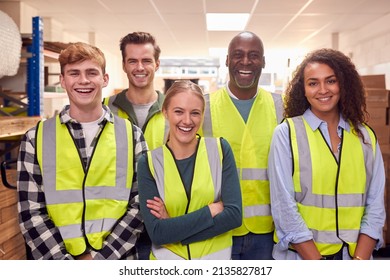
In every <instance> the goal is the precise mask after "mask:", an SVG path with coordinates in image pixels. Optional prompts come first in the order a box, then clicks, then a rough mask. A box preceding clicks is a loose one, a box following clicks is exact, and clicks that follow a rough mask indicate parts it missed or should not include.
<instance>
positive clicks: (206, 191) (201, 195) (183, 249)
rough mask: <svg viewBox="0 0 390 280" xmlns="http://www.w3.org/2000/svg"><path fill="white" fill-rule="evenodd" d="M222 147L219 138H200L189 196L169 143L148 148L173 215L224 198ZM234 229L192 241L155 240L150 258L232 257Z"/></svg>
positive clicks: (163, 197) (166, 204)
mask: <svg viewBox="0 0 390 280" xmlns="http://www.w3.org/2000/svg"><path fill="white" fill-rule="evenodd" d="M222 157H223V155H222V148H221V143H220V139H219V138H200V141H199V145H198V149H197V151H196V161H195V168H194V175H193V176H194V177H193V180H192V186H191V195H190V200H188V198H187V195H186V190H185V187H184V185H183V182H182V180H181V177H180V174H179V171H178V170H177V167H176V163H175V159H174V157H173V155H172V153H171V152H170V150H169V149H168V148H167V147H166V145H164V146H162V147H160V148H157V149H155V150H153V151H151V152H150V151H149V152H148V163H149V169H150V172H151V174H152V176H153V177H154V179H155V181H156V184H157V189H158V192H159V195H160V197H161V199H162V200H163V201H164V203H165V207H166V209H167V211H168V214H169V216H170V217H171V218H173V217H178V216H182V215H185V214H188V213H191V212H194V211H196V210H198V209H200V208H202V207H204V206H207V205H209V204H210V203H213V202H217V201H219V200H220V199H221V180H222ZM231 247H232V232H231V231H228V232H225V233H223V234H220V235H218V236H215V237H213V238H209V239H207V240H204V241H199V242H194V243H191V244H189V245H182V244H181V243H180V242H179V243H174V244H166V245H163V246H157V245H155V244H152V252H151V255H150V258H151V259H163V260H164V259H165V260H168V259H171V260H183V259H184V260H187V259H231V250H232V248H231Z"/></svg>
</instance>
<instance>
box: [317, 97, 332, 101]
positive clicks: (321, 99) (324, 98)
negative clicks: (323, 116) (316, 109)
mask: <svg viewBox="0 0 390 280" xmlns="http://www.w3.org/2000/svg"><path fill="white" fill-rule="evenodd" d="M318 99H319V100H320V101H327V100H329V99H330V97H322V98H318Z"/></svg>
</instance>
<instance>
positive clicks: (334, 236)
mask: <svg viewBox="0 0 390 280" xmlns="http://www.w3.org/2000/svg"><path fill="white" fill-rule="evenodd" d="M287 122H288V125H289V128H290V138H291V139H290V141H291V147H292V157H293V170H294V174H293V182H294V190H295V199H296V201H297V206H298V211H299V213H300V214H301V215H302V218H303V219H304V221H305V222H306V225H307V227H308V228H309V229H310V230H311V231H312V232H313V239H314V242H315V244H316V247H317V249H318V250H319V252H320V253H321V255H323V256H326V255H333V254H335V253H337V252H338V251H340V249H341V248H342V246H343V244H347V245H348V249H349V254H350V255H351V256H353V255H354V252H355V249H356V244H357V240H358V235H359V230H360V226H361V220H362V217H363V214H364V209H365V203H366V194H367V188H368V186H369V183H370V181H371V175H372V172H373V166H374V158H375V152H376V149H375V148H376V137H375V134H374V133H373V131H372V130H371V129H370V128H369V127H368V126H366V125H361V126H360V127H359V129H360V130H361V132H362V134H363V136H364V142H365V143H363V139H361V138H360V137H358V136H357V135H356V134H354V133H353V131H354V129H353V127H352V126H351V131H350V132H348V131H346V130H343V132H342V138H341V148H340V152H339V160H338V161H337V159H336V157H335V156H334V154H333V152H332V150H331V148H330V147H329V146H328V144H327V143H326V141H325V139H324V137H323V135H322V133H321V131H320V130H319V129H317V130H315V131H313V130H312V129H311V127H310V126H309V124H308V123H307V122H306V120H305V119H304V118H303V117H302V116H299V117H294V118H291V119H287Z"/></svg>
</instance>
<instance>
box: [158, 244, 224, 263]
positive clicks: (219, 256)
mask: <svg viewBox="0 0 390 280" xmlns="http://www.w3.org/2000/svg"><path fill="white" fill-rule="evenodd" d="M152 252H153V255H154V256H155V258H156V259H158V260H185V259H184V258H182V257H180V256H179V255H176V254H175V253H173V252H172V251H170V250H168V249H166V248H164V247H162V246H156V245H154V244H152ZM231 255H232V247H228V248H225V249H222V250H220V251H218V252H214V253H211V254H209V255H207V256H203V257H201V258H194V259H192V260H226V259H231Z"/></svg>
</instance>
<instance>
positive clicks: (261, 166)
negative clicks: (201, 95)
mask: <svg viewBox="0 0 390 280" xmlns="http://www.w3.org/2000/svg"><path fill="white" fill-rule="evenodd" d="M205 98H206V109H205V117H204V123H203V127H202V132H201V133H203V134H204V135H205V136H213V137H223V138H225V139H226V140H227V141H228V142H229V144H230V145H231V147H232V150H233V154H234V158H235V160H236V164H237V168H238V175H239V179H240V185H241V195H242V205H243V223H242V225H241V226H240V227H238V228H236V229H234V230H233V235H235V236H242V235H245V234H247V233H249V232H252V233H256V234H263V233H270V232H272V231H273V230H274V224H273V220H272V216H271V207H270V189H269V181H268V174H267V167H268V152H269V148H270V143H271V138H272V134H273V131H274V129H275V127H276V126H277V125H278V124H279V122H280V121H281V120H282V114H283V101H282V97H281V95H280V94H271V93H269V92H267V91H265V90H263V89H259V90H258V94H257V96H256V97H255V101H254V103H253V105H252V108H251V111H250V114H249V117H248V120H247V122H246V123H245V122H244V120H243V118H242V117H241V115H240V113H239V112H238V110H237V108H236V107H235V105H234V104H233V102H232V100H231V97H230V96H229V94H228V92H227V89H226V88H222V89H220V90H218V91H216V92H214V93H211V94H207V95H205Z"/></svg>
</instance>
